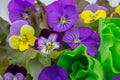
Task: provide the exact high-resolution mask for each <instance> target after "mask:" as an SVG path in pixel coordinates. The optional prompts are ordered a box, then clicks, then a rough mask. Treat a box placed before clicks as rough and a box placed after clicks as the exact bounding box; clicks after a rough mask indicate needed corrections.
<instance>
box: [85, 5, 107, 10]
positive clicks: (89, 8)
mask: <svg viewBox="0 0 120 80" xmlns="http://www.w3.org/2000/svg"><path fill="white" fill-rule="evenodd" d="M84 10H91V11H92V12H96V11H97V10H104V11H107V9H106V8H105V7H103V6H99V5H97V4H90V5H88V6H86V7H85V9H84Z"/></svg>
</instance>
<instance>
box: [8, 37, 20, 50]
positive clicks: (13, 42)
mask: <svg viewBox="0 0 120 80" xmlns="http://www.w3.org/2000/svg"><path fill="white" fill-rule="evenodd" d="M20 41H21V39H20V37H19V36H11V37H10V39H9V45H10V47H11V48H13V49H19V45H20Z"/></svg>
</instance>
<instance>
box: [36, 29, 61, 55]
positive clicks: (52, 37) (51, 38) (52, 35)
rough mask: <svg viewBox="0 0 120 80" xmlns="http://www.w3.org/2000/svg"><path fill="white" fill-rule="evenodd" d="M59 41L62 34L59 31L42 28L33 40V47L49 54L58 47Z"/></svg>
mask: <svg viewBox="0 0 120 80" xmlns="http://www.w3.org/2000/svg"><path fill="white" fill-rule="evenodd" d="M61 41H62V36H61V35H60V34H59V33H57V32H55V31H50V30H48V29H43V30H42V31H41V33H40V36H39V38H38V39H36V41H35V48H36V49H37V50H40V51H41V52H42V53H46V54H49V53H50V52H52V51H53V50H55V49H58V48H59V47H60V44H61Z"/></svg>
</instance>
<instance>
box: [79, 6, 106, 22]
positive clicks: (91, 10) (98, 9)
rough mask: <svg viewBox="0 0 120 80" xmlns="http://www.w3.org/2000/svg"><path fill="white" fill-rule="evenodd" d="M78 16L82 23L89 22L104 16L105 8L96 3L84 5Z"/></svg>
mask: <svg viewBox="0 0 120 80" xmlns="http://www.w3.org/2000/svg"><path fill="white" fill-rule="evenodd" d="M80 16H81V18H82V19H83V20H84V23H91V22H93V21H96V20H98V19H99V18H106V8H105V7H103V6H98V5H97V4H90V5H88V6H86V7H85V9H84V10H83V12H82V13H81V14H80Z"/></svg>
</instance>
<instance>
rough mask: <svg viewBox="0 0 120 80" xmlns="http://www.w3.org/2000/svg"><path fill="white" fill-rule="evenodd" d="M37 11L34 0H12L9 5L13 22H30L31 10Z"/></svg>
mask: <svg viewBox="0 0 120 80" xmlns="http://www.w3.org/2000/svg"><path fill="white" fill-rule="evenodd" d="M28 9H30V10H32V11H33V12H35V11H36V10H35V7H34V0H11V1H10V2H9V5H8V11H9V18H10V21H11V22H14V21H16V20H26V21H28V22H29V23H30V18H31V15H32V14H31V12H30V10H28Z"/></svg>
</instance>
